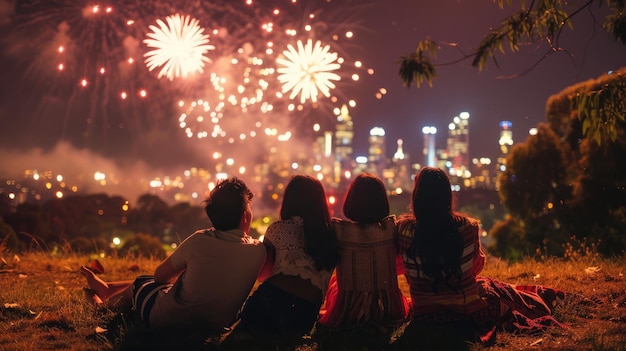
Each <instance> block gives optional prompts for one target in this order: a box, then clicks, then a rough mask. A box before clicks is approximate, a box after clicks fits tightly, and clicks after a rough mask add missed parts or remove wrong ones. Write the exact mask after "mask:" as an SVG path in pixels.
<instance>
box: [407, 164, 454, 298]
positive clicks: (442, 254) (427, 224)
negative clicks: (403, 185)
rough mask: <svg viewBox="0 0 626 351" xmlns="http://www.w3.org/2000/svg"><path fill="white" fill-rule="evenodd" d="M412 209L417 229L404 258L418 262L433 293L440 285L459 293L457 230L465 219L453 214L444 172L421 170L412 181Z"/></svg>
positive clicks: (448, 181)
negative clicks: (427, 277) (430, 283)
mask: <svg viewBox="0 0 626 351" xmlns="http://www.w3.org/2000/svg"><path fill="white" fill-rule="evenodd" d="M411 207H412V208H413V215H414V216H415V221H416V226H415V233H414V236H413V242H412V244H411V246H410V247H409V251H410V252H408V253H407V254H409V256H412V257H415V256H418V257H419V258H420V266H421V267H420V268H421V270H422V271H423V272H424V273H425V274H426V275H427V276H429V277H430V278H431V279H432V281H433V283H432V288H433V291H434V292H437V288H438V286H439V285H440V284H445V285H446V286H448V287H449V288H452V289H458V288H459V287H460V283H461V255H462V254H463V238H462V237H461V235H460V233H459V230H458V227H459V224H460V222H462V221H464V220H465V219H464V217H462V216H459V215H457V214H456V213H455V212H453V210H452V187H451V186H450V179H449V178H448V176H447V175H446V173H445V172H444V171H443V170H441V169H439V168H434V167H424V168H422V170H421V171H420V172H419V173H418V174H417V176H416V177H415V186H414V188H413V195H412V198H411Z"/></svg>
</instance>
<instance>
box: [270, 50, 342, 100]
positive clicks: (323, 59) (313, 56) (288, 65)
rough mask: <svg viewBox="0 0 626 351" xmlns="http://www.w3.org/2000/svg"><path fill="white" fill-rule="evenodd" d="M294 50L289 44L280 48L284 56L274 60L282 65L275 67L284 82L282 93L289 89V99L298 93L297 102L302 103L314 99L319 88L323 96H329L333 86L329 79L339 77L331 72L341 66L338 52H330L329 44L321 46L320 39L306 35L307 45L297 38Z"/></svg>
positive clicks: (335, 79) (337, 78) (334, 79)
mask: <svg viewBox="0 0 626 351" xmlns="http://www.w3.org/2000/svg"><path fill="white" fill-rule="evenodd" d="M297 45H298V49H297V50H296V49H295V48H294V47H293V46H292V45H291V44H290V45H288V46H287V48H288V49H287V50H285V51H284V52H283V55H285V57H286V59H283V58H279V59H277V60H276V62H277V63H278V64H280V65H282V66H283V67H280V68H278V73H280V75H279V76H278V80H279V81H280V82H281V83H283V87H282V91H283V93H285V92H288V91H291V94H290V95H289V98H290V99H293V98H295V97H296V96H297V95H298V94H300V102H301V103H304V102H305V101H306V100H308V99H311V101H312V102H317V96H318V91H319V92H321V93H322V94H323V95H324V96H326V97H329V96H330V89H333V88H335V84H334V83H333V82H332V81H338V80H340V79H341V77H340V76H339V75H338V74H336V73H333V72H332V71H334V70H337V69H339V68H340V67H341V65H339V63H337V62H336V61H337V54H336V53H332V52H329V50H330V46H329V45H325V46H323V47H322V43H321V42H320V41H316V42H315V45H313V40H311V39H309V40H308V41H307V43H306V45H304V44H302V41H300V40H298V42H297Z"/></svg>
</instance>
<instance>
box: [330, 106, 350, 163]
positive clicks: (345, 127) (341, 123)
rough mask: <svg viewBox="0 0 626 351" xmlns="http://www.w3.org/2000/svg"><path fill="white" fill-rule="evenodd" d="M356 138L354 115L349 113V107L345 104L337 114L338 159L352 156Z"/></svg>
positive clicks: (336, 153) (336, 145)
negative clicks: (351, 115)
mask: <svg viewBox="0 0 626 351" xmlns="http://www.w3.org/2000/svg"><path fill="white" fill-rule="evenodd" d="M353 138H354V125H353V122H352V117H350V114H349V113H348V107H347V106H346V105H343V106H342V107H341V112H340V113H339V115H338V116H337V125H336V126H335V159H336V160H338V161H341V160H345V159H350V158H351V157H352V139H353Z"/></svg>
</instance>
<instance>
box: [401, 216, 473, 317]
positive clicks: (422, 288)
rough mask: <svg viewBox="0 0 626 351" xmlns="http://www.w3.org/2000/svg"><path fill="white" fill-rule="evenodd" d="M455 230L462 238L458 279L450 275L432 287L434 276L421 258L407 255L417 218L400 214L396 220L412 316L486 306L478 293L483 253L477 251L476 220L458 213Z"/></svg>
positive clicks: (455, 311) (463, 311)
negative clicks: (443, 282)
mask: <svg viewBox="0 0 626 351" xmlns="http://www.w3.org/2000/svg"><path fill="white" fill-rule="evenodd" d="M461 219H462V220H460V221H459V223H458V231H459V234H460V235H461V237H462V238H463V250H462V254H461V256H460V260H459V262H461V281H460V282H459V281H458V280H457V279H453V280H451V281H450V284H448V285H446V284H440V285H438V286H437V290H436V291H434V290H433V278H432V277H430V276H428V275H427V274H426V273H425V272H424V271H423V270H422V267H423V266H422V265H421V264H419V263H420V258H419V257H415V256H410V255H407V254H406V252H407V251H408V250H409V248H410V247H411V243H412V242H413V238H414V233H415V227H416V221H415V218H414V217H412V216H407V217H402V218H400V220H399V221H398V231H399V236H398V250H399V251H400V252H403V253H404V254H403V257H404V264H405V267H406V277H407V281H408V283H409V287H410V291H411V300H412V307H413V308H412V314H413V316H419V315H426V314H430V313H438V312H441V311H448V312H450V313H452V314H454V313H459V314H463V315H465V314H469V313H472V312H475V311H476V310H479V309H481V308H484V307H485V303H484V302H483V301H482V299H481V298H480V296H479V293H478V283H477V282H476V280H475V275H476V274H478V272H479V271H480V270H481V269H482V267H483V262H484V256H482V257H481V254H480V244H479V242H478V229H479V227H478V222H477V221H476V220H474V219H472V218H469V217H467V218H464V217H461Z"/></svg>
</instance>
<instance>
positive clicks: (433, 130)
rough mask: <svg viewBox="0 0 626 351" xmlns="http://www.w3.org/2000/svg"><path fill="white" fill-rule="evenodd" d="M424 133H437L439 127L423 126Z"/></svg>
mask: <svg viewBox="0 0 626 351" xmlns="http://www.w3.org/2000/svg"><path fill="white" fill-rule="evenodd" d="M422 133H424V134H437V127H433V126H425V127H423V128H422Z"/></svg>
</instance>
